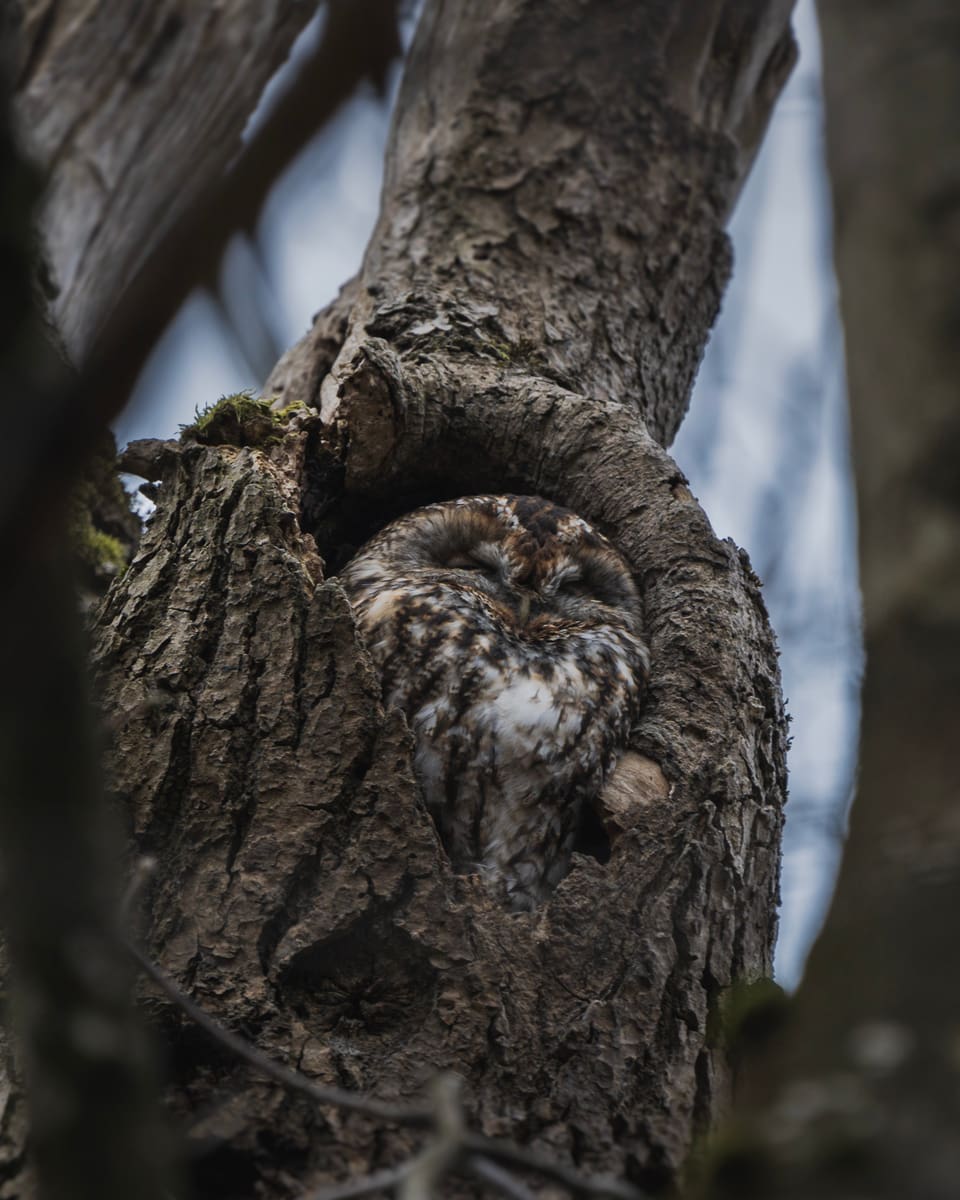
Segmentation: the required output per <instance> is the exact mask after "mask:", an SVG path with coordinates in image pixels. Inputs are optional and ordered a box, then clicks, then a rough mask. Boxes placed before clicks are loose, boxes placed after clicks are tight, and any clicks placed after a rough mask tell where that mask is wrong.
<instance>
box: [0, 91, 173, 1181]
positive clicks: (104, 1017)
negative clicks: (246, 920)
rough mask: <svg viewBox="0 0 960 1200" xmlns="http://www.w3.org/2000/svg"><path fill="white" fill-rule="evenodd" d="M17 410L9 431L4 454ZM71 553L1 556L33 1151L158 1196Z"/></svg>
mask: <svg viewBox="0 0 960 1200" xmlns="http://www.w3.org/2000/svg"><path fill="white" fill-rule="evenodd" d="M0 92H3V89H2V83H0ZM5 100H6V95H5V92H3V94H2V95H0V103H2V101H5ZM7 118H8V114H7V110H6V108H3V109H2V110H0V212H2V213H3V215H4V225H3V228H2V229H0V258H2V261H3V265H4V272H5V273H4V294H5V299H8V300H9V298H10V297H13V298H15V300H16V302H17V307H15V309H14V311H13V312H11V313H8V314H5V318H9V319H4V320H2V321H0V388H2V389H3V390H4V393H5V396H6V398H7V401H8V403H7V411H8V412H12V413H15V414H17V413H19V410H21V409H23V408H27V409H28V408H29V406H28V405H27V404H26V401H27V400H29V396H28V397H26V398H25V397H24V396H23V395H22V394H17V393H16V392H15V391H13V390H12V384H14V383H15V382H16V381H17V379H18V377H22V376H18V372H20V371H22V370H23V363H24V361H25V360H26V359H27V358H28V357H29V349H27V350H26V351H25V347H26V348H31V347H32V348H36V346H37V345H38V344H39V339H38V333H37V328H36V325H35V323H34V322H33V319H32V313H31V310H30V306H29V296H30V270H31V266H30V260H29V244H30V243H29V238H28V236H27V233H28V230H29V221H30V208H31V198H32V197H31V192H32V189H31V186H30V177H29V173H28V171H27V169H26V168H25V166H24V164H23V162H22V160H20V159H19V157H18V155H17V153H16V150H15V147H14V143H13V138H12V136H11V133H10V126H9V123H8V119H7ZM27 415H28V417H29V416H30V415H32V414H29V412H28V414H27ZM25 419H26V418H25V417H24V416H23V414H22V413H19V415H18V416H16V417H15V418H14V419H13V420H11V422H10V423H9V424H8V428H7V430H6V434H5V440H4V444H5V447H6V448H7V450H8V453H9V452H10V451H12V452H13V453H14V454H15V453H16V451H17V449H18V447H17V443H16V438H15V434H16V432H17V424H18V422H19V424H20V425H21V426H22V425H23V424H24V422H25ZM11 443H12V444H11ZM25 523H26V524H29V522H25ZM68 561H69V556H68V551H67V549H66V547H65V546H64V545H63V541H62V538H60V537H52V536H48V537H44V538H37V537H33V538H32V539H31V540H30V543H29V546H28V552H27V553H25V554H24V555H23V556H22V558H21V559H20V561H18V562H17V563H16V564H15V566H13V568H12V569H11V563H10V561H9V559H7V560H6V562H5V570H4V574H3V587H2V588H0V877H2V905H0V908H2V922H3V931H4V934H5V938H6V944H7V947H8V949H9V954H10V960H11V964H12V967H11V979H10V992H11V996H12V1003H11V1008H12V1015H13V1019H14V1025H15V1028H16V1032H17V1033H18V1035H19V1038H20V1046H21V1049H22V1060H21V1061H22V1063H23V1066H24V1071H25V1075H26V1085H27V1100H28V1108H29V1124H30V1143H31V1148H32V1158H33V1162H34V1164H35V1166H36V1170H37V1175H38V1181H37V1183H38V1185H39V1186H38V1190H39V1193H40V1194H41V1195H42V1196H43V1197H44V1198H45V1200H85V1198H88V1197H89V1198H90V1200H94V1198H96V1200H127V1198H128V1197H130V1196H133V1195H136V1196H143V1197H144V1198H145V1200H161V1197H164V1196H166V1195H168V1194H169V1186H170V1179H169V1170H168V1164H167V1158H168V1148H169V1147H168V1139H167V1138H166V1137H165V1136H164V1132H163V1127H162V1123H161V1119H160V1116H159V1112H158V1108H157V1106H156V1104H155V1096H154V1088H153V1082H154V1081H153V1075H152V1071H151V1070H150V1064H149V1063H148V1061H147V1059H146V1055H145V1053H144V1047H143V1045H142V1042H141V1039H140V1037H139V1035H138V1032H137V1029H136V1027H135V1024H134V1021H133V1017H132V1010H131V1006H130V1003H129V984H130V975H131V973H130V971H129V968H128V964H127V963H126V961H125V959H124V957H123V955H122V953H121V952H120V950H119V947H118V946H117V942H116V928H115V926H116V911H115V908H116V905H115V896H114V893H113V884H114V882H115V879H114V870H113V867H114V864H115V862H116V854H115V847H114V846H113V844H112V841H111V839H110V837H109V836H108V832H107V829H106V823H105V819H104V810H103V805H102V788H101V782H100V777H99V772H98V769H97V762H96V752H95V739H94V736H93V723H92V721H91V719H90V712H89V704H88V697H87V690H86V673H85V666H84V663H85V653H84V646H83V639H82V636H81V632H80V627H79V626H80V621H79V615H78V612H77V602H76V598H75V593H74V589H73V586H72V580H71V578H70V573H69V570H68V569H67V567H66V566H65V564H66V563H67V562H68ZM18 1058H19V1055H18ZM6 1066H7V1064H0V1071H2V1070H3V1069H4V1068H5V1067H6ZM3 1086H4V1089H5V1095H6V1096H7V1101H8V1100H9V1081H8V1080H4V1084H3ZM7 1101H5V1107H6V1104H7ZM5 1132H6V1129H5ZM5 1149H6V1148H5ZM3 1159H4V1173H3V1182H4V1190H6V1191H8V1193H9V1194H11V1195H13V1194H24V1192H26V1191H29V1192H30V1193H31V1194H32V1192H33V1189H34V1186H35V1184H34V1182H32V1181H31V1182H30V1183H28V1182H27V1181H26V1180H24V1179H23V1178H14V1176H13V1172H14V1171H16V1169H17V1166H16V1158H15V1157H14V1155H13V1154H10V1155H8V1154H7V1153H4V1156H3ZM16 1188H19V1189H20V1190H19V1191H14V1189H16Z"/></svg>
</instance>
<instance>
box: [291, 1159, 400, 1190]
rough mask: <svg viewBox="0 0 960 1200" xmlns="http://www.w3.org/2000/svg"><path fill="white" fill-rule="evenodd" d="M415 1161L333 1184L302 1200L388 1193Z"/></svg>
mask: <svg viewBox="0 0 960 1200" xmlns="http://www.w3.org/2000/svg"><path fill="white" fill-rule="evenodd" d="M416 1161H417V1160H416V1159H408V1160H407V1162H403V1163H401V1164H400V1165H399V1166H398V1167H387V1169H386V1170H384V1171H376V1172H375V1173H374V1174H373V1175H364V1176H362V1177H361V1178H360V1179H347V1180H345V1181H344V1182H343V1183H335V1184H333V1185H332V1186H330V1187H328V1188H323V1189H322V1190H321V1191H319V1192H310V1193H309V1194H308V1195H306V1196H304V1197H303V1198H302V1200H353V1198H354V1197H355V1196H369V1195H371V1193H373V1192H390V1191H393V1189H394V1188H396V1187H397V1186H399V1185H400V1184H402V1183H403V1181H404V1180H405V1179H406V1177H407V1176H408V1175H409V1173H410V1172H411V1171H412V1170H413V1169H414V1166H415V1165H416Z"/></svg>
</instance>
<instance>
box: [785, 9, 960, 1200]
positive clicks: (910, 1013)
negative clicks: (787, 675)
mask: <svg viewBox="0 0 960 1200" xmlns="http://www.w3.org/2000/svg"><path fill="white" fill-rule="evenodd" d="M821 21H822V28H823V40H824V67H825V75H824V79H825V90H826V101H827V128H828V151H829V166H830V172H831V181H832V185H833V195H834V204H835V208H836V218H837V220H836V262H837V272H838V276H839V281H840V295H841V303H842V311H843V319H844V327H845V331H846V345H847V360H848V367H849V371H848V373H849V383H850V400H851V415H852V433H853V447H854V463H855V469H856V476H857V492H858V500H859V512H860V552H861V578H862V581H863V602H864V632H865V642H866V652H867V668H866V679H865V684H864V692H863V719H862V740H861V752H860V772H859V781H858V795H857V798H856V801H855V803H854V808H853V815H852V821H851V829H850V838H849V842H848V846H847V850H846V854H845V856H844V861H843V868H842V871H841V874H840V879H839V883H838V887H837V893H836V897H835V899H834V903H833V907H832V909H831V911H830V915H829V918H828V920H827V923H826V926H825V928H824V931H823V933H822V935H821V937H820V939H819V941H818V943H817V945H816V947H815V949H814V952H813V954H812V956H811V960H810V964H809V968H808V972H807V977H806V980H805V982H804V985H803V987H802V989H801V991H800V994H799V997H798V1005H797V1014H796V1020H795V1022H794V1024H793V1025H792V1026H791V1028H790V1030H789V1035H788V1038H787V1040H786V1044H785V1046H784V1048H783V1054H784V1058H783V1060H780V1061H779V1062H773V1061H772V1060H768V1062H769V1066H770V1069H769V1070H768V1071H767V1072H766V1073H765V1074H766V1075H768V1076H769V1075H770V1074H772V1075H774V1077H775V1083H776V1089H774V1087H773V1081H770V1080H769V1079H765V1081H764V1082H765V1085H766V1086H765V1088H764V1093H763V1094H764V1104H765V1111H766V1112H768V1113H769V1112H771V1111H772V1112H773V1114H774V1117H775V1120H776V1128H775V1133H776V1138H777V1143H778V1144H779V1145H780V1146H784V1145H785V1146H786V1147H787V1148H788V1153H789V1161H788V1163H787V1164H786V1165H785V1166H784V1171H783V1175H782V1176H781V1181H780V1183H779V1184H778V1185H776V1192H777V1194H783V1195H791V1196H793V1195H796V1196H809V1195H817V1196H824V1197H848V1196H858V1197H859V1196H871V1197H878V1198H879V1197H894V1196H924V1197H929V1198H930V1200H940V1198H943V1200H946V1197H948V1196H954V1195H956V1192H957V1180H958V1179H960V1140H958V1138H957V1130H958V1128H960V1089H958V1086H957V1085H958V1066H960V1058H958V1053H957V1047H958V1043H957V998H958V995H960V962H958V958H957V955H956V950H955V948H956V944H957V938H958V933H960V928H958V925H960V823H958V820H957V795H958V787H960V772H958V769H957V754H956V737H957V730H958V729H960V489H958V478H960V476H958V469H957V464H958V461H960V457H958V456H960V408H958V405H957V396H958V380H960V336H958V333H960V324H958V317H960V310H958V308H957V284H956V263H957V258H958V254H960V190H958V180H960V138H958V133H957V122H956V113H957V111H958V106H960V14H958V12H957V9H956V5H954V4H952V3H949V2H945V0H924V2H922V3H919V4H915V5H912V6H911V7H910V9H909V11H907V10H904V9H900V8H899V7H898V6H896V5H881V6H878V5H874V4H871V3H869V0H843V2H833V3H830V4H827V5H824V6H822V11H821ZM774 1090H775V1092H776V1095H777V1097H778V1100H777V1103H776V1104H775V1105H774V1106H773V1107H772V1109H771V1106H770V1093H771V1092H772V1091H774ZM773 1190H774V1189H773V1186H771V1187H769V1188H768V1190H767V1193H766V1194H772V1192H773Z"/></svg>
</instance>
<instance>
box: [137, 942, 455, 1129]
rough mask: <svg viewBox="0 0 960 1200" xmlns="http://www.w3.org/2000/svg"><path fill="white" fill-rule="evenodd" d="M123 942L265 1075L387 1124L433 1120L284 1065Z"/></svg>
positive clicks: (203, 1023)
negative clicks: (226, 1025) (232, 1029)
mask: <svg viewBox="0 0 960 1200" xmlns="http://www.w3.org/2000/svg"><path fill="white" fill-rule="evenodd" d="M123 944H124V946H125V948H126V950H127V952H128V953H129V954H130V955H131V956H132V957H133V958H134V959H135V960H136V962H137V964H138V965H139V967H140V969H141V970H142V971H143V973H144V974H145V975H148V976H149V977H150V978H151V979H152V980H153V982H154V983H155V984H156V985H157V987H159V988H160V990H161V991H162V992H164V993H165V994H166V995H167V996H168V997H169V998H170V999H171V1000H172V1001H173V1002H174V1004H176V1005H177V1007H178V1008H180V1009H181V1010H182V1011H183V1012H184V1013H186V1015H187V1016H188V1017H189V1018H190V1020H191V1021H193V1022H194V1024H195V1025H198V1026H199V1027H200V1028H201V1029H202V1030H203V1031H204V1033H206V1034H208V1035H209V1036H210V1037H211V1038H212V1039H213V1040H214V1041H215V1042H217V1043H219V1044H220V1045H221V1046H223V1047H224V1049H226V1050H229V1051H230V1053H231V1054H234V1055H236V1057H237V1058H241V1059H243V1061H244V1062H246V1063H249V1064H250V1066H252V1067H255V1068H256V1070H258V1071H259V1072H260V1073H261V1075H266V1076H267V1077H268V1078H269V1079H273V1080H274V1081H275V1082H277V1083H279V1084H282V1085H283V1086H284V1087H287V1088H290V1089H291V1090H292V1091H296V1092H302V1093H303V1094H304V1095H305V1096H309V1097H310V1098H311V1100H315V1101H316V1102H317V1103H318V1104H332V1105H335V1106H336V1107H337V1108H345V1109H347V1110H348V1111H350V1112H359V1113H363V1114H364V1115H365V1116H368V1117H373V1118H374V1120H377V1121H383V1122H384V1123H385V1124H388V1125H409V1126H413V1127H414V1128H423V1127H424V1126H427V1125H430V1124H432V1123H433V1119H434V1112H433V1108H432V1107H431V1108H426V1107H417V1106H414V1105H407V1104H388V1103H387V1102H386V1101H383V1100H374V1099H371V1098H369V1097H366V1096H360V1095H358V1094H357V1093H356V1092H347V1091H344V1090H343V1089H342V1088H335V1087H323V1086H321V1085H320V1084H318V1083H314V1082H313V1080H311V1079H308V1078H307V1077H306V1075H301V1074H300V1072H299V1071H294V1070H292V1069H291V1068H290V1067H285V1066H284V1065H283V1063H279V1062H276V1061H275V1060H274V1059H272V1058H270V1057H269V1056H268V1055H266V1054H264V1053H263V1051H262V1050H258V1049H257V1048H256V1046H253V1045H251V1044H250V1042H248V1041H246V1040H245V1039H244V1038H241V1037H238V1036H237V1034H235V1033H231V1032H230V1030H229V1029H225V1028H224V1027H223V1026H222V1025H221V1024H220V1022H219V1021H216V1020H215V1019H214V1018H213V1017H211V1016H210V1014H209V1013H206V1012H204V1010H203V1009H202V1008H201V1007H200V1006H199V1005H198V1004H196V1003H195V1002H194V1001H193V1000H191V999H190V997H189V996H186V995H184V993H183V992H182V991H181V990H180V989H179V988H178V987H177V985H176V984H175V983H174V982H173V980H172V979H171V978H170V977H169V976H168V975H167V974H166V973H165V972H164V971H162V970H161V969H160V968H159V967H158V966H157V964H156V963H155V962H153V961H152V960H151V959H150V958H148V957H147V956H146V955H145V954H144V953H143V951H142V950H141V949H140V948H139V947H138V946H135V945H134V944H133V943H132V942H130V941H127V940H126V939H124V943H123Z"/></svg>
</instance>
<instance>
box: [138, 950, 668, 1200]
mask: <svg viewBox="0 0 960 1200" xmlns="http://www.w3.org/2000/svg"><path fill="white" fill-rule="evenodd" d="M124 945H125V947H126V949H127V951H128V953H129V954H130V955H131V956H132V957H133V958H134V960H135V961H136V962H137V964H138V965H139V967H140V969H141V970H142V971H143V972H144V974H146V975H147V976H149V978H150V979H152V980H153V982H154V983H155V984H156V985H157V986H158V987H159V988H160V990H161V991H163V992H164V993H165V994H166V995H167V996H168V997H169V998H170V999H171V1000H172V1001H173V1003H174V1004H176V1005H177V1007H178V1008H179V1009H181V1011H182V1012H184V1013H185V1014H186V1015H187V1016H188V1017H189V1018H190V1020H191V1021H193V1022H194V1023H195V1024H196V1025H198V1026H199V1027H200V1028H201V1029H202V1030H203V1031H204V1032H205V1033H206V1034H208V1035H209V1037H211V1038H212V1039H213V1040H214V1041H215V1042H217V1043H218V1044H219V1045H221V1046H223V1047H224V1048H225V1049H226V1050H229V1051H230V1053H231V1054H234V1055H236V1057H237V1058H240V1059H242V1060H243V1061H244V1062H246V1063H249V1064H250V1066H252V1067H254V1068H255V1069H256V1070H258V1071H259V1072H260V1073H261V1074H263V1075H265V1076H267V1078H268V1079H273V1080H274V1081H275V1082H276V1083H279V1084H281V1085H282V1086H283V1087H286V1088H290V1089H291V1090H292V1091H297V1092H300V1093H302V1094H303V1095H305V1096H309V1097H310V1098H311V1099H312V1100H315V1101H316V1102H317V1103H318V1104H330V1105H334V1106H336V1107H338V1108H345V1109H347V1110H348V1111H350V1112H358V1113H363V1114H364V1116H368V1117H371V1118H373V1119H374V1120H376V1121H383V1122H384V1123H385V1124H389V1125H403V1126H406V1127H409V1128H416V1129H423V1128H429V1127H431V1126H432V1127H433V1128H434V1129H435V1130H436V1131H437V1138H436V1140H435V1141H434V1142H432V1143H431V1144H430V1145H428V1146H427V1148H426V1149H425V1150H424V1151H423V1153H422V1154H420V1155H418V1156H417V1157H416V1158H414V1159H410V1160H408V1161H407V1162H405V1163H402V1164H401V1165H400V1166H398V1167H391V1168H389V1169H388V1170H385V1171H379V1172H377V1173H376V1174H374V1175H368V1176H364V1177H363V1178H362V1179H353V1180H348V1181H346V1182H345V1183H343V1184H335V1185H334V1186H333V1187H331V1188H328V1189H326V1190H324V1191H322V1192H319V1193H316V1194H315V1195H314V1196H312V1197H311V1198H310V1200H348V1198H349V1197H351V1196H366V1195H369V1194H370V1193H371V1192H376V1191H384V1190H388V1189H390V1188H398V1189H400V1191H399V1195H400V1197H401V1198H402V1200H424V1198H425V1197H426V1198H429V1197H430V1196H431V1195H432V1194H433V1190H434V1185H435V1184H436V1183H438V1182H439V1181H440V1180H441V1179H442V1178H443V1176H444V1175H446V1174H447V1173H448V1172H449V1171H450V1170H452V1169H453V1168H454V1167H456V1165H457V1164H458V1162H460V1161H461V1159H462V1158H463V1157H464V1155H468V1156H469V1160H468V1169H469V1170H470V1171H471V1173H472V1174H474V1175H478V1176H479V1174H480V1173H481V1172H484V1171H486V1172H487V1176H486V1181H487V1182H488V1183H491V1184H494V1186H497V1187H500V1188H501V1190H503V1191H504V1193H505V1194H506V1195H508V1196H515V1197H523V1200H526V1197H527V1195H528V1192H527V1191H526V1190H525V1189H523V1185H522V1184H520V1182H519V1181H518V1180H515V1179H513V1178H512V1176H510V1175H509V1173H508V1172H506V1171H503V1172H500V1171H499V1169H498V1168H496V1167H495V1166H494V1164H496V1163H506V1164H508V1165H509V1166H512V1167H517V1168H519V1169H520V1170H524V1171H532V1172H534V1173H535V1174H537V1175H542V1176H544V1177H545V1178H547V1179H553V1180H554V1181H555V1182H557V1183H559V1184H561V1185H562V1186H563V1187H565V1188H567V1189H568V1190H569V1191H570V1192H572V1193H573V1194H574V1195H575V1196H598V1197H599V1196H603V1197H608V1198H609V1200H643V1196H644V1193H643V1192H641V1191H640V1189H639V1188H636V1187H634V1186H633V1184H630V1183H627V1182H626V1181H624V1180H619V1179H613V1178H609V1177H604V1176H589V1175H581V1174H580V1173H579V1172H578V1171H576V1170H575V1169H574V1168H572V1167H568V1166H565V1165H564V1164H563V1163H561V1162H557V1161H556V1160H555V1159H552V1158H548V1157H546V1156H545V1155H543V1154H538V1153H537V1152H536V1151H533V1150H527V1149H524V1148H523V1147H521V1146H514V1145H512V1144H511V1143H510V1142H503V1141H498V1140H494V1139H492V1138H487V1137H484V1136H483V1135H482V1134H476V1133H470V1132H468V1131H467V1129H466V1125H465V1122H464V1117H463V1110H462V1107H461V1105H460V1099H459V1081H458V1080H457V1079H456V1077H455V1076H453V1075H441V1076H440V1077H439V1078H438V1079H437V1080H436V1081H435V1084H434V1092H433V1098H432V1101H433V1102H432V1103H431V1104H430V1105H429V1106H423V1105H405V1104H388V1103H386V1102H385V1101H382V1100H374V1099H371V1098H369V1097H365V1096H360V1095H358V1094H357V1093H356V1092H348V1091H344V1090H343V1089H342V1088H335V1087H323V1086H322V1085H320V1084H317V1083H314V1082H313V1081H312V1080H310V1079H308V1078H307V1077H306V1076H305V1075H301V1074H300V1072H299V1071H294V1070H292V1069H291V1068H290V1067H286V1066H284V1065H283V1064H282V1063H279V1062H276V1061H275V1060H274V1059H272V1058H270V1057H269V1055H266V1054H264V1053H263V1051H262V1050H258V1049H257V1048H256V1046H253V1045H251V1044H250V1043H249V1042H248V1041H246V1040H245V1039H244V1038H241V1037H238V1036H237V1035H236V1034H235V1033H231V1032H230V1030H228V1029H225V1028H224V1027H223V1026H222V1025H221V1024H220V1022H219V1021H217V1020H215V1019H214V1018H213V1017H211V1016H210V1014H209V1013H207V1012H205V1011H204V1010H203V1009H202V1008H201V1007H200V1005H199V1004H197V1003H196V1002H195V1001H193V1000H191V999H190V997H189V996H187V995H185V994H184V993H183V992H182V991H181V990H180V988H179V987H177V985H176V984H175V983H174V981H173V980H172V979H171V978H170V977H169V976H168V975H167V974H166V973H165V972H164V971H162V970H161V969H160V967H158V966H157V964H156V963H155V962H153V961H152V959H150V958H148V957H147V955H146V954H144V953H143V951H142V950H141V949H140V948H139V947H138V946H135V945H134V944H133V943H132V942H129V941H125V942H124ZM478 1164H479V1165H478ZM490 1168H493V1171H494V1173H496V1175H497V1182H495V1181H494V1179H493V1177H492V1174H491V1171H490ZM511 1187H512V1188H513V1191H510V1190H509V1189H510V1188H511ZM354 1189H356V1190H354ZM522 1189H523V1190H522Z"/></svg>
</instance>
